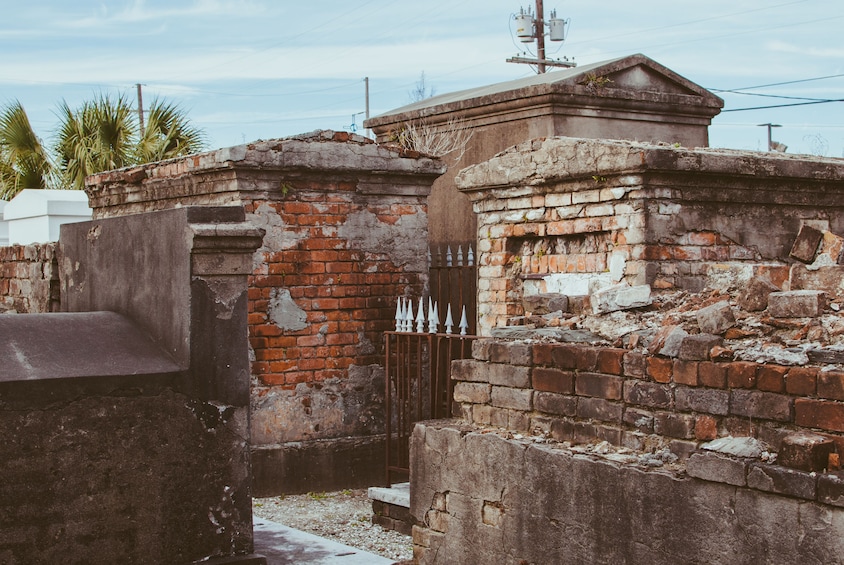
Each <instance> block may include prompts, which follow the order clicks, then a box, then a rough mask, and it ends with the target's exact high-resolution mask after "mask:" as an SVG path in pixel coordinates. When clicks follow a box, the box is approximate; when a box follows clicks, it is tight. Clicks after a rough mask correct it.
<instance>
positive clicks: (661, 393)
mask: <svg viewBox="0 0 844 565" xmlns="http://www.w3.org/2000/svg"><path fill="white" fill-rule="evenodd" d="M624 402H626V403H628V404H637V405H639V406H649V407H651V408H670V407H671V388H670V387H669V386H668V385H665V384H658V383H652V382H649V381H633V380H631V381H626V382H625V383H624Z"/></svg>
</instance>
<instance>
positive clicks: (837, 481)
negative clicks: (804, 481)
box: [817, 471, 844, 508]
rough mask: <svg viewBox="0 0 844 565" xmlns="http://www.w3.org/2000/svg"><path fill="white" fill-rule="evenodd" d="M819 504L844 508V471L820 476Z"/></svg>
mask: <svg viewBox="0 0 844 565" xmlns="http://www.w3.org/2000/svg"><path fill="white" fill-rule="evenodd" d="M817 497H818V502H822V503H824V504H829V505H831V506H838V507H840V508H844V471H840V472H838V473H824V474H822V475H820V476H818V493H817Z"/></svg>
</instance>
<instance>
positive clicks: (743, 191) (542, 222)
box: [455, 138, 844, 335]
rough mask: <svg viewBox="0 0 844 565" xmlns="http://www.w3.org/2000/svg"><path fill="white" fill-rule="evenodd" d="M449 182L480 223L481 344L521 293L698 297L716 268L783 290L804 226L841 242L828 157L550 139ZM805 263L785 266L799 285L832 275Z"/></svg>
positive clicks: (842, 225) (843, 222) (837, 179)
mask: <svg viewBox="0 0 844 565" xmlns="http://www.w3.org/2000/svg"><path fill="white" fill-rule="evenodd" d="M455 182H456V184H457V186H458V188H460V189H461V190H462V191H463V192H465V193H466V194H467V195H468V196H469V197H470V198H471V199H472V201H473V203H474V204H473V206H474V209H475V212H476V214H477V215H478V252H479V253H478V265H479V271H478V278H479V281H478V289H479V292H478V301H479V310H478V312H479V318H480V319H479V326H478V327H479V328H480V333H481V334H483V335H489V332H490V329H491V328H494V327H496V326H501V325H505V324H506V323H507V319H508V318H510V317H513V316H518V315H523V314H524V309H523V307H522V304H521V301H522V297H523V295H530V294H537V293H541V292H556V293H561V294H565V295H568V296H582V295H594V294H595V293H596V292H598V291H601V290H604V289H607V288H611V287H613V286H619V285H621V286H624V287H633V288H636V287H640V286H641V287H644V286H645V285H647V288H649V289H650V290H652V291H659V290H676V289H683V290H688V291H692V292H697V291H701V290H703V288H704V287H705V286H706V284H707V281H708V279H709V278H711V277H712V276H713V272H714V271H718V270H719V269H720V270H727V271H730V270H731V269H732V270H741V269H745V270H752V271H753V272H752V275H753V276H758V277H765V278H767V279H768V280H769V281H770V282H771V283H772V284H774V285H776V286H778V287H780V288H781V285H782V283H783V282H784V280H786V279H787V278H788V276H789V274H788V273H789V269H788V264H789V263H793V262H794V260H793V259H791V258H790V253H791V251H792V246H793V244H794V242H795V239H796V236H797V234H798V232H799V231H800V229H801V228H802V227H804V226H807V225H810V226H812V227H814V228H815V229H816V230H819V231H822V232H829V233H831V234H837V233H844V214H842V213H841V212H842V211H844V205H842V199H841V195H842V192H844V165H842V163H841V162H840V161H837V160H834V159H814V160H805V159H799V158H795V157H793V156H784V155H770V154H753V155H751V154H749V153H742V152H737V151H725V150H712V149H693V150H690V149H685V148H681V147H672V146H667V145H649V144H642V143H633V142H624V141H612V140H587V139H575V138H548V139H539V140H534V141H530V142H526V143H523V144H520V145H517V146H516V147H513V148H511V149H508V150H507V151H504V152H502V153H500V154H499V155H497V156H496V157H494V158H493V159H491V160H489V161H487V162H485V163H481V164H478V165H474V166H472V167H468V168H467V169H464V170H463V171H461V172H460V174H459V175H458V176H457V177H456V179H455ZM838 239H840V238H838ZM834 244H835V238H833V239H832V241H830V242H829V245H830V247H834ZM807 245H808V246H809V247H811V243H809V244H807ZM839 251H840V248H839ZM836 258H837V256H836ZM814 267H818V268H819V269H821V270H820V271H818V270H815V269H814ZM814 267H813V268H812V269H808V268H807V267H806V266H804V265H802V264H797V265H796V266H795V269H796V270H797V272H798V273H799V274H800V277H798V276H797V275H794V274H792V277H791V278H792V279H795V280H796V279H797V278H801V277H802V283H801V284H802V285H805V286H799V287H798V288H818V287H817V286H813V285H816V284H817V283H818V282H823V281H822V279H824V277H825V276H826V273H827V271H826V270H824V269H827V270H829V269H832V270H833V271H836V270H837V271H840V270H841V267H840V266H837V265H816V266H814ZM795 269H792V270H795ZM838 274H839V278H840V273H838ZM749 278H751V275H748V276H747V277H746V279H749ZM819 279H821V280H820V281H819ZM833 280H836V279H835V278H834V277H833ZM783 290H787V289H783ZM836 292H837V289H836Z"/></svg>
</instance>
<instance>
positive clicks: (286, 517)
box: [252, 489, 413, 561]
mask: <svg viewBox="0 0 844 565" xmlns="http://www.w3.org/2000/svg"><path fill="white" fill-rule="evenodd" d="M252 511H253V513H254V514H255V515H256V516H260V517H261V518H264V519H266V520H271V521H273V522H277V523H279V524H284V525H285V526H288V527H291V528H295V529H297V530H302V531H304V532H309V533H312V534H315V535H318V536H322V537H324V538H328V539H332V540H335V541H339V542H341V543H344V544H346V545H350V546H352V547H356V548H358V549H362V550H364V551H368V552H369V553H374V554H376V555H380V556H382V557H387V558H388V559H395V560H396V561H402V560H407V559H411V558H412V557H413V546H412V542H411V540H410V537H409V536H405V535H402V534H400V533H398V532H394V531H391V530H385V529H384V528H382V527H381V526H378V525H374V524H372V502H371V501H370V500H369V497H368V496H367V494H366V490H365V489H355V490H344V491H339V492H319V493H315V492H311V493H308V494H296V495H282V496H275V497H270V498H255V499H253V500H252Z"/></svg>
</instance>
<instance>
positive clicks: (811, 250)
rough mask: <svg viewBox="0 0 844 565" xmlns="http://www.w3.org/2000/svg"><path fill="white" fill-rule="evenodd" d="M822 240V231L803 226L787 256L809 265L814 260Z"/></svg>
mask: <svg viewBox="0 0 844 565" xmlns="http://www.w3.org/2000/svg"><path fill="white" fill-rule="evenodd" d="M822 239H823V232H822V231H820V230H818V229H815V228H813V227H812V226H809V225H805V224H804V225H803V226H802V227H801V228H800V232H799V233H798V234H797V239H795V240H794V245H793V246H792V247H791V252H790V253H789V256H790V257H794V258H795V259H797V260H798V261H802V262H803V263H811V262H812V261H814V260H815V255H816V254H817V252H818V247H819V246H820V243H821V240H822Z"/></svg>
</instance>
